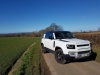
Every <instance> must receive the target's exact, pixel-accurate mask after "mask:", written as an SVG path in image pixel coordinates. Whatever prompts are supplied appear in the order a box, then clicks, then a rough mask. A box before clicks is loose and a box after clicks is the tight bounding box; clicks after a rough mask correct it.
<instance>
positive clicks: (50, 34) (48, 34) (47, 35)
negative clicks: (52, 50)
mask: <svg viewBox="0 0 100 75" xmlns="http://www.w3.org/2000/svg"><path fill="white" fill-rule="evenodd" d="M49 37H52V39H54V36H53V33H51V32H49V33H46V34H45V38H46V39H49Z"/></svg>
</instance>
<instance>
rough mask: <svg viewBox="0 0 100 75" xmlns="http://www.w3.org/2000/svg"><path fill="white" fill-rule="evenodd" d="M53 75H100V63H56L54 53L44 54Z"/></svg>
mask: <svg viewBox="0 0 100 75" xmlns="http://www.w3.org/2000/svg"><path fill="white" fill-rule="evenodd" d="M43 56H44V59H45V60H46V62H47V65H48V66H49V68H50V71H51V74H52V75H100V63H98V62H95V61H72V62H70V63H68V64H64V65H63V64H59V63H57V62H56V60H55V58H54V55H53V54H52V53H47V54H43Z"/></svg>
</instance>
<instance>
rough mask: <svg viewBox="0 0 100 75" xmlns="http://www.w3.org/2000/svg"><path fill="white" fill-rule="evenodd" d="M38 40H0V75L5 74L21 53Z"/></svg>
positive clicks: (16, 38)
mask: <svg viewBox="0 0 100 75" xmlns="http://www.w3.org/2000/svg"><path fill="white" fill-rule="evenodd" d="M39 39H40V38H33V37H2V38H0V75H1V74H3V73H5V72H7V70H9V68H10V67H12V66H13V63H14V62H15V61H16V60H17V59H18V58H19V57H20V56H21V55H22V54H23V52H24V51H25V50H26V49H27V48H28V47H29V46H30V45H31V44H33V43H34V42H36V41H38V40H39Z"/></svg>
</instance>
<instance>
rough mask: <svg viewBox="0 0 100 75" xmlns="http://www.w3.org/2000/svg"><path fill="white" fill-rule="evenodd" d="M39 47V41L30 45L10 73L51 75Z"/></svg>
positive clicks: (16, 74)
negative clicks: (16, 66)
mask: <svg viewBox="0 0 100 75" xmlns="http://www.w3.org/2000/svg"><path fill="white" fill-rule="evenodd" d="M40 49H41V48H40V41H38V42H36V43H35V44H34V45H33V46H32V47H30V49H29V50H28V52H27V53H26V54H25V55H24V56H23V57H22V58H20V59H21V61H22V62H21V64H20V66H19V67H18V69H16V71H14V72H13V74H12V75H51V74H50V71H49V68H48V66H47V64H46V62H45V60H44V58H43V56H42V54H41V50H40Z"/></svg>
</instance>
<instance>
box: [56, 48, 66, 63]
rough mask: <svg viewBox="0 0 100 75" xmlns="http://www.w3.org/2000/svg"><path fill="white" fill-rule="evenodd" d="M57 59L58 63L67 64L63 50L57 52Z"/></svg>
mask: <svg viewBox="0 0 100 75" xmlns="http://www.w3.org/2000/svg"><path fill="white" fill-rule="evenodd" d="M55 59H56V61H57V62H58V63H61V64H65V63H66V60H65V58H64V55H63V51H62V50H61V49H58V50H56V51H55Z"/></svg>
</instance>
